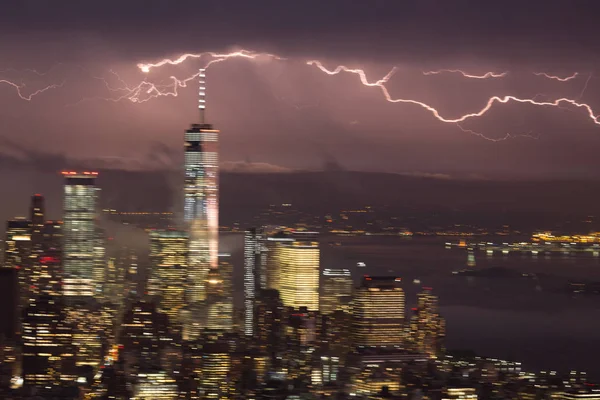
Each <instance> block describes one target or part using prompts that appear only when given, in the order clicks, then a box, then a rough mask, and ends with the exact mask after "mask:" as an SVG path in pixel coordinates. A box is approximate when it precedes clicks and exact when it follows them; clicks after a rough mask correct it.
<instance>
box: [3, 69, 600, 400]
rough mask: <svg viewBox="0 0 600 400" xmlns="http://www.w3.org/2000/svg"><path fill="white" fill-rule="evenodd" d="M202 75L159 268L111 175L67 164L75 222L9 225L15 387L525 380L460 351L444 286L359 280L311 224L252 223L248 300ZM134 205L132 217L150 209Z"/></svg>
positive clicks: (224, 388) (7, 350) (409, 392)
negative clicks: (111, 229)
mask: <svg viewBox="0 0 600 400" xmlns="http://www.w3.org/2000/svg"><path fill="white" fill-rule="evenodd" d="M199 77H200V88H199V90H200V102H199V109H200V113H201V121H200V123H199V124H193V125H192V126H191V127H190V129H188V130H187V131H186V132H185V176H184V178H183V180H184V193H183V198H184V201H183V221H182V222H181V224H176V223H173V220H172V214H171V213H168V215H166V214H162V213H161V214H160V215H159V216H158V217H159V218H166V219H168V220H169V225H170V226H171V224H172V225H173V226H172V227H171V228H170V229H155V230H151V231H149V232H148V241H149V245H150V251H149V254H148V257H147V261H144V263H145V265H143V266H142V265H141V262H143V261H141V260H143V258H140V255H139V254H136V252H135V251H132V250H131V249H129V248H127V247H119V246H117V250H116V251H113V250H111V241H112V240H114V239H111V238H108V237H106V234H105V233H104V231H103V230H102V228H101V224H99V220H100V218H99V215H100V212H99V205H98V196H99V191H100V189H99V187H98V185H97V182H96V181H97V179H98V173H96V172H87V171H86V172H77V171H65V172H63V175H64V191H63V193H64V196H63V215H62V220H61V221H47V220H46V219H45V214H44V198H43V197H42V196H41V195H35V196H33V197H32V200H31V209H30V217H29V219H15V220H11V221H8V224H7V230H6V241H5V249H4V260H3V264H2V268H0V273H1V280H0V283H2V284H3V288H4V287H6V288H8V289H11V290H8V296H6V297H7V299H9V301H8V302H7V303H6V304H4V305H3V311H2V312H3V314H2V318H3V319H4V320H5V321H8V324H5V325H6V328H5V329H4V325H3V332H2V334H1V335H0V365H1V368H0V397H1V398H6V399H27V398H33V397H35V396H39V397H41V398H59V399H75V398H77V399H79V398H83V399H147V400H175V399H253V398H255V399H263V398H264V399H298V398H314V397H310V396H322V397H330V398H346V397H352V398H362V399H378V398H398V399H399V398H412V399H426V398H427V399H433V398H435V399H438V398H439V399H442V398H443V399H477V398H480V395H481V393H483V391H482V386H481V384H482V382H483V383H485V382H488V381H490V382H493V383H498V382H500V381H501V379H500V378H499V373H500V372H502V373H505V374H506V376H508V377H509V378H510V379H513V380H515V381H518V380H521V381H522V380H523V379H524V378H523V376H522V375H521V371H520V369H519V371H506V372H505V371H500V372H498V370H499V367H498V366H496V365H491V366H490V365H487V364H485V367H480V368H474V367H473V365H471V364H470V363H469V362H464V361H462V360H454V359H452V358H448V357H446V356H445V355H444V354H445V349H444V337H445V321H444V319H443V318H442V317H441V315H440V313H439V308H438V303H437V297H436V296H434V295H433V294H432V290H431V288H423V291H422V292H421V293H420V294H419V295H418V299H417V306H416V307H415V308H413V309H412V310H410V313H407V312H406V309H405V293H404V290H403V288H402V280H401V278H399V277H395V276H368V275H365V276H362V277H360V282H358V281H359V279H358V277H353V276H352V274H351V271H350V270H348V269H343V268H322V265H321V254H320V241H319V234H318V233H317V232H312V231H309V230H296V231H278V230H268V229H267V228H264V227H257V228H251V229H248V230H247V231H245V233H244V249H243V253H244V263H243V266H240V267H243V307H242V309H240V310H236V309H234V301H233V297H234V290H235V289H234V284H233V268H234V266H233V265H232V263H231V262H230V259H229V257H227V255H225V254H220V253H219V217H218V212H219V201H218V199H219V183H218V178H219V175H218V173H219V171H218V165H219V157H218V155H219V154H218V137H219V131H218V130H216V129H214V128H213V126H212V125H210V124H207V123H205V122H204V118H203V114H204V91H205V87H204V71H200V73H199ZM104 212H105V214H106V213H107V211H106V210H105V211H104ZM115 213H116V212H114V213H113V212H112V211H111V210H108V214H111V215H112V214H115ZM133 214H135V215H120V217H127V218H129V217H132V218H137V217H141V218H146V217H147V215H146V213H142V214H143V215H138V213H133ZM151 217H156V215H151ZM142 267H143V268H142ZM141 271H143V272H144V273H141ZM357 282H358V285H357ZM482 371H485V373H483V372H482ZM490 371H493V374H495V375H494V377H493V378H489V376H490V374H492V372H490ZM477 374H479V375H477ZM454 378H456V379H454ZM509 378H502V379H505V380H506V381H507V382H508V381H509V380H510V379H509ZM511 382H512V381H511ZM580 383H581V382H573V385H572V387H573V388H575V387H576V388H579V384H580ZM524 386H525V387H527V388H530V387H531V386H532V385H524ZM563 389H565V387H564V386H562V387H561V388H560V390H563ZM490 393H492V394H494V395H497V394H500V393H505V392H501V391H500V390H499V389H498V388H496V390H495V391H494V390H492V391H491V392H490ZM519 393H521V392H519ZM523 393H525V391H523ZM552 393H553V396H555V397H553V398H557V399H558V398H564V399H571V398H588V399H591V398H596V397H589V396H588V397H572V396H573V394H572V393H571V392H568V393H567V392H566V391H563V392H560V391H558V390H555V391H554V392H552ZM560 393H563V394H560ZM590 393H591V392H590ZM556 396H558V397H556ZM560 396H562V397H560ZM569 396H571V397H569ZM575 396H577V395H575ZM481 398H485V397H481ZM497 398H506V397H497ZM515 398H517V397H515ZM518 398H531V397H518ZM598 398H600V397H598Z"/></svg>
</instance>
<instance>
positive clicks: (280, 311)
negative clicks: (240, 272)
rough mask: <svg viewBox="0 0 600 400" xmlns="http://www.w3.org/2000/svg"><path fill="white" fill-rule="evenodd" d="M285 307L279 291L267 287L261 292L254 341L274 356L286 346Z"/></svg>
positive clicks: (265, 351)
mask: <svg viewBox="0 0 600 400" xmlns="http://www.w3.org/2000/svg"><path fill="white" fill-rule="evenodd" d="M284 318H285V307H284V306H283V303H282V302H281V299H280V298H279V292H278V291H277V290H274V289H265V290H262V291H261V292H260V293H259V296H258V297H257V299H256V304H255V307H254V318H253V321H254V329H253V332H254V338H255V341H254V343H255V344H256V345H257V346H258V348H259V349H260V350H261V351H262V352H264V353H268V354H269V355H271V356H272V357H274V356H275V355H276V354H277V353H279V352H280V351H281V350H282V349H283V346H284V336H283V327H284V323H285V321H284Z"/></svg>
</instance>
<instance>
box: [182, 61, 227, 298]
mask: <svg viewBox="0 0 600 400" xmlns="http://www.w3.org/2000/svg"><path fill="white" fill-rule="evenodd" d="M198 76H199V79H200V87H199V96H200V99H199V105H198V108H199V111H200V123H198V124H192V126H191V127H190V129H188V130H187V131H186V132H185V190H184V196H185V197H184V220H185V223H186V226H187V229H188V230H189V240H190V242H189V254H188V271H189V274H188V276H189V279H190V285H189V287H188V301H189V302H190V303H195V302H198V301H202V300H205V299H206V287H205V282H206V276H207V274H208V271H209V269H211V268H212V269H216V268H218V253H219V149H218V144H219V143H218V140H219V131H218V130H216V129H213V126H212V125H211V124H207V123H205V122H204V110H205V91H206V87H205V71H204V69H201V70H200V72H199V74H198Z"/></svg>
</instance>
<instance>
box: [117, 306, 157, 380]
mask: <svg viewBox="0 0 600 400" xmlns="http://www.w3.org/2000/svg"><path fill="white" fill-rule="evenodd" d="M166 335H167V318H166V316H165V315H164V314H161V313H159V312H157V311H156V308H155V306H154V304H153V303H149V302H143V301H139V302H136V303H133V304H132V305H131V307H130V308H129V309H128V310H127V312H126V313H125V315H124V316H123V324H122V328H121V333H120V339H119V342H120V343H122V344H123V345H124V350H123V351H124V353H126V354H129V355H130V356H131V357H132V358H133V359H134V360H135V364H136V365H139V368H140V370H145V368H156V367H158V366H159V365H160V350H161V348H162V347H163V345H165V344H166V341H165V340H164V338H165V337H166Z"/></svg>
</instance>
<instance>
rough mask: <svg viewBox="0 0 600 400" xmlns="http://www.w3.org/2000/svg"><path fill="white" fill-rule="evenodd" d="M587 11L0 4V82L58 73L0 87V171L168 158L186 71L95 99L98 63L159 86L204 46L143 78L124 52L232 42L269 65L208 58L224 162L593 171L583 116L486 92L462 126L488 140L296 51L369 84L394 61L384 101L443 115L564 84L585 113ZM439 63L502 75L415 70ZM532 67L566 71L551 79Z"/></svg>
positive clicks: (542, 5)
mask: <svg viewBox="0 0 600 400" xmlns="http://www.w3.org/2000/svg"><path fill="white" fill-rule="evenodd" d="M5 3H6V4H5ZM599 11H600V4H598V3H597V2H595V1H547V0H546V1H544V0H540V1H533V0H532V1H526V2H524V1H497V2H481V1H447V0H437V1H434V0H422V1H400V0H397V1H375V0H373V1H368V2H367V1H338V0H328V1H302V2H290V1H281V0H277V1H258V2H254V1H247V0H239V1H223V0H218V1H198V0H178V1H176V2H165V1H153V0H144V1H134V0H132V1H126V2H124V1H110V0H105V1H98V2H80V1H61V2H55V1H49V0H48V1H40V0H31V1H18V2H17V1H10V2H3V8H2V12H1V13H0V33H1V34H2V39H3V40H2V41H0V55H1V57H0V70H2V71H3V72H1V73H0V79H6V80H11V81H13V82H16V83H18V84H23V83H24V84H25V86H24V87H22V89H21V91H22V93H23V94H24V95H28V94H30V93H32V92H34V91H35V90H38V89H41V88H43V87H45V86H46V85H48V84H60V85H62V86H60V87H57V88H54V89H50V90H48V91H46V92H44V93H41V94H39V95H37V96H35V97H33V98H32V100H31V101H25V100H22V99H20V98H19V97H18V96H17V93H16V90H15V88H14V87H12V86H10V85H8V84H6V83H0V102H1V104H2V107H1V108H0V123H1V125H0V156H1V157H2V159H0V168H1V169H2V170H3V171H4V172H7V171H13V170H14V167H15V166H20V167H28V166H32V165H33V166H34V167H35V168H37V169H42V170H45V171H47V170H49V169H55V168H61V167H63V166H65V165H79V164H82V163H83V164H85V165H91V166H97V167H109V168H117V169H118V168H123V169H140V168H146V169H148V168H149V169H165V168H172V167H173V166H174V165H177V163H178V162H179V161H180V155H181V152H180V149H181V144H182V134H183V130H184V129H186V128H187V126H188V124H189V123H191V122H195V120H196V119H197V115H196V99H195V96H196V93H197V89H196V87H195V83H194V82H191V84H190V86H189V87H187V88H180V89H179V91H178V96H177V97H173V96H164V97H160V98H155V99H151V100H149V101H147V102H145V103H142V104H136V103H132V102H131V101H129V100H127V99H123V100H121V101H108V100H106V98H112V99H113V100H114V99H116V98H118V97H119V95H120V93H122V92H115V91H111V90H109V89H108V87H107V84H108V86H110V87H112V88H113V89H114V88H116V87H118V86H119V85H120V82H119V81H118V79H117V76H116V75H115V74H114V73H116V74H118V76H119V77H120V78H122V79H123V80H124V81H126V82H127V84H128V85H130V86H135V85H137V84H139V83H140V82H141V81H142V80H143V79H145V78H148V79H149V80H150V81H152V82H154V83H159V82H167V83H168V82H169V76H171V75H173V76H176V77H178V78H179V79H183V78H185V77H186V76H189V75H190V74H193V73H194V72H195V71H197V69H198V67H200V66H201V65H202V64H203V62H205V61H208V59H206V60H205V61H203V60H202V59H201V60H188V61H186V62H185V63H182V64H180V65H176V66H165V67H162V68H160V69H158V68H157V69H155V70H153V71H152V72H151V73H150V74H148V75H147V76H146V75H145V74H143V73H142V72H141V71H140V70H139V69H138V68H137V67H136V65H137V63H139V62H157V61H160V60H161V59H163V58H165V57H168V58H176V57H178V56H179V55H180V54H182V53H185V52H193V53H200V52H204V51H216V52H226V51H230V50H232V49H240V48H245V49H249V50H254V51H257V52H270V53H275V54H277V55H279V56H281V57H285V58H286V60H283V61H276V60H269V59H265V58H261V59H260V60H259V61H258V62H254V61H249V60H245V59H232V60H228V61H226V62H223V63H219V64H214V65H213V66H211V67H210V68H209V70H208V72H207V75H208V85H207V86H208V119H209V121H210V122H211V123H213V124H214V125H215V126H216V127H217V128H219V129H221V131H222V142H221V146H222V147H221V149H222V153H221V156H222V161H223V162H224V163H225V164H224V167H225V168H231V167H237V168H246V167H253V168H254V169H255V170H272V171H277V172H282V171H288V170H294V169H309V170H318V169H322V168H325V167H326V166H331V165H336V166H337V167H340V168H344V169H348V170H360V171H382V172H397V173H408V174H425V175H428V174H441V175H442V176H446V175H450V176H452V177H456V178H463V177H465V178H470V177H477V178H490V179H494V178H503V179H506V178H508V179H522V178H556V177H560V178H567V179H570V178H577V179H579V178H584V179H587V178H594V179H595V178H598V177H600V158H599V157H597V152H598V148H599V146H600V125H597V124H594V123H593V121H592V119H590V117H589V116H588V115H587V114H586V112H585V110H583V109H577V108H575V107H573V106H570V105H563V108H556V107H537V106H532V105H527V104H516V103H509V104H496V105H494V106H493V108H492V109H491V111H490V112H489V113H486V114H485V115H484V116H483V117H480V118H472V119H469V120H467V121H465V122H464V123H462V124H461V126H462V128H463V129H464V130H473V131H476V132H479V133H481V134H483V135H485V136H486V137H488V138H491V139H498V138H504V137H505V136H506V134H507V133H510V134H511V135H513V136H516V137H512V138H509V139H508V140H504V141H500V142H493V141H489V140H486V139H484V138H482V137H480V136H478V135H474V134H472V133H466V132H463V131H462V130H461V129H460V128H459V127H458V126H456V124H451V123H442V122H440V121H438V120H437V119H435V118H434V117H433V115H432V114H431V113H430V112H428V111H427V110H424V109H423V108H421V107H419V106H416V105H412V104H391V103H388V102H386V101H385V99H384V97H383V96H382V92H381V91H380V90H379V88H377V87H365V86H363V85H361V83H360V80H359V77H358V76H357V75H355V74H350V73H345V72H342V73H340V74H338V75H335V76H329V75H326V74H324V73H323V72H321V71H319V70H318V69H317V68H316V67H311V66H308V65H306V61H307V60H310V59H318V60H321V61H322V62H323V64H324V65H325V66H326V67H327V68H329V69H334V68H335V67H336V66H338V65H340V64H343V65H346V66H348V67H351V68H364V69H365V71H366V72H367V77H368V78H369V80H370V81H375V80H377V79H380V78H381V77H383V76H384V75H385V74H386V73H387V72H388V71H389V70H390V69H391V68H392V67H394V66H396V67H397V72H396V73H395V75H394V76H393V77H392V78H391V79H390V81H389V83H388V84H387V87H388V89H389V91H390V94H391V96H392V97H402V98H405V99H414V100H418V101H422V102H426V103H428V104H430V105H431V106H433V107H435V108H437V109H438V110H439V111H440V113H441V114H442V115H444V116H445V117H448V118H456V117H458V116H460V115H462V114H465V113H470V112H476V111H479V110H480V109H481V108H482V107H484V106H485V104H486V102H487V100H488V99H489V98H490V97H491V96H494V95H498V96H505V95H514V96H518V97H521V98H535V99H536V100H539V101H553V100H555V99H557V98H560V97H568V98H571V99H573V100H577V101H579V102H582V103H587V104H589V105H590V106H591V107H592V108H593V109H594V110H595V111H596V112H595V113H596V114H600V98H599V96H598V95H597V88H598V87H600V81H599V80H598V79H599V78H598V77H597V76H595V75H594V73H596V70H597V67H598V64H599V60H598V54H599V53H598V51H597V50H598V41H597V38H598V34H599V33H600V32H598V31H599V30H600V28H598V24H597V16H598V14H599ZM456 68H460V69H462V70H464V71H465V72H468V73H471V74H480V75H481V74H484V73H486V72H488V71H493V72H496V73H500V72H504V71H508V72H509V73H508V75H507V76H506V77H504V78H496V79H485V80H484V79H467V78H464V77H462V76H461V75H460V74H457V73H442V74H438V75H424V74H423V71H430V70H439V69H456ZM30 69H35V71H37V73H36V72H34V71H31V70H30ZM111 71H112V72H111ZM113 72H114V73H113ZM535 72H545V73H548V74H550V75H556V76H560V77H566V76H570V75H572V74H573V73H575V72H577V73H578V74H579V75H578V76H577V77H576V78H574V79H572V80H569V81H566V82H560V81H558V80H553V79H548V78H544V77H541V76H536V75H534V73H535ZM40 74H43V75H41V76H40ZM586 82H587V88H586V90H585V91H584V90H583V89H584V87H585V86H586ZM582 93H583V94H582Z"/></svg>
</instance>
